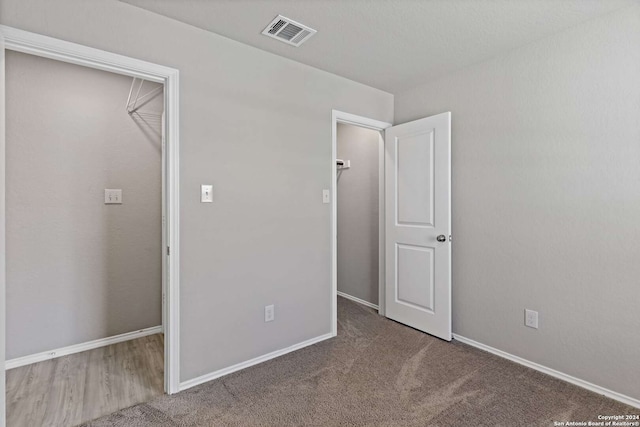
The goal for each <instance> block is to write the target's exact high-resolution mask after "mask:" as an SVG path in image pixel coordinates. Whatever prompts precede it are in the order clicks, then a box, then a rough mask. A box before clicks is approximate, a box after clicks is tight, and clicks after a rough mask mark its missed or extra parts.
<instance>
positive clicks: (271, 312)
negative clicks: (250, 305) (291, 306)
mask: <svg viewBox="0 0 640 427" xmlns="http://www.w3.org/2000/svg"><path fill="white" fill-rule="evenodd" d="M275 318H276V308H275V306H274V305H273V304H271V305H266V306H265V307H264V321H265V322H272V321H273V320H274V319H275Z"/></svg>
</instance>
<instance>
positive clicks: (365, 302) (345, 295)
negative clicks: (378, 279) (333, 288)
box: [338, 291, 378, 310]
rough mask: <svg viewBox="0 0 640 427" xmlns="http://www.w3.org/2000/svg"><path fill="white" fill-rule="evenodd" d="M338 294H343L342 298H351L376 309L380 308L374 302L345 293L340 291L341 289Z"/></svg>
mask: <svg viewBox="0 0 640 427" xmlns="http://www.w3.org/2000/svg"><path fill="white" fill-rule="evenodd" d="M338 295H339V296H341V297H342V298H346V299H350V300H351V301H354V302H357V303H358V304H362V305H366V306H367V307H371V308H373V309H375V310H378V306H377V305H375V304H374V303H372V302H369V301H365V300H363V299H360V298H357V297H354V296H351V295H349V294H345V293H344V292H340V291H338Z"/></svg>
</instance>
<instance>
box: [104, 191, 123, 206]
mask: <svg viewBox="0 0 640 427" xmlns="http://www.w3.org/2000/svg"><path fill="white" fill-rule="evenodd" d="M104 204H105V205H121V204H122V190H121V189H110V188H105V189H104Z"/></svg>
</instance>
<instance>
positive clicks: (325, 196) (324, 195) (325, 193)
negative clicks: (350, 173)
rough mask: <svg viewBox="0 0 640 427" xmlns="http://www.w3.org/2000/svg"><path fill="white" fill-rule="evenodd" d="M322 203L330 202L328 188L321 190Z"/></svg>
mask: <svg viewBox="0 0 640 427" xmlns="http://www.w3.org/2000/svg"><path fill="white" fill-rule="evenodd" d="M322 203H331V193H330V192H329V190H322Z"/></svg>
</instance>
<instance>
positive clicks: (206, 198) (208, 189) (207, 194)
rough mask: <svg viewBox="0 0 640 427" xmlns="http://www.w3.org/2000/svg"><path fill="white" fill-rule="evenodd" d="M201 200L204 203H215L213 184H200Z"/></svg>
mask: <svg viewBox="0 0 640 427" xmlns="http://www.w3.org/2000/svg"><path fill="white" fill-rule="evenodd" d="M200 201H201V202H202V203H213V185H201V186H200Z"/></svg>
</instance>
